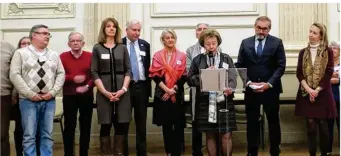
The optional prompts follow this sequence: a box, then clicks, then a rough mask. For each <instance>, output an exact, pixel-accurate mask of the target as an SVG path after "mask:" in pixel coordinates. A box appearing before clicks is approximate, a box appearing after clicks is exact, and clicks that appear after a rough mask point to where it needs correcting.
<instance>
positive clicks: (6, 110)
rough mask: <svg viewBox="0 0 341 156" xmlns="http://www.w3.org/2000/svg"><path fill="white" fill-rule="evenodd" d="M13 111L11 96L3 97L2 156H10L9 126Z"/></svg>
mask: <svg viewBox="0 0 341 156" xmlns="http://www.w3.org/2000/svg"><path fill="white" fill-rule="evenodd" d="M11 109H12V97H11V95H7V96H1V103H0V112H1V156H10V155H11V154H10V146H9V132H8V131H9V124H10V117H11Z"/></svg>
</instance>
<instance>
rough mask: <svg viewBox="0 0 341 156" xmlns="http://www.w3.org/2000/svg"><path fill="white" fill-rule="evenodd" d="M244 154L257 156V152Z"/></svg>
mask: <svg viewBox="0 0 341 156" xmlns="http://www.w3.org/2000/svg"><path fill="white" fill-rule="evenodd" d="M246 156H258V153H247V154H246Z"/></svg>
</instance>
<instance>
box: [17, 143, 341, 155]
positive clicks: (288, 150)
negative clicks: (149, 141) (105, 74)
mask: <svg viewBox="0 0 341 156" xmlns="http://www.w3.org/2000/svg"><path fill="white" fill-rule="evenodd" d="M76 149H78V146H76ZM281 149H282V153H281V156H308V152H307V148H306V146H305V145H293V144H290V145H285V144H284V145H282V146H281ZM130 151H131V152H132V153H131V156H135V155H136V154H135V153H134V152H135V149H133V148H131V149H130ZM333 151H334V152H333V156H339V155H340V148H339V147H337V146H334V148H333ZM77 153H78V152H77ZM53 155H54V156H63V155H64V150H63V145H62V144H55V145H54V151H53ZM89 155H90V156H100V152H99V147H91V148H90V152H89ZM205 155H207V154H205ZM245 155H246V149H245V147H244V146H237V147H234V152H233V156H245ZM268 155H269V154H268V149H265V150H261V151H260V153H259V156H268ZM11 156H15V150H14V145H11ZM148 156H165V154H164V149H163V148H162V147H159V148H149V149H148ZM184 156H191V147H186V152H185V154H184Z"/></svg>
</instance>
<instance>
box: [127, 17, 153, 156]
mask: <svg viewBox="0 0 341 156" xmlns="http://www.w3.org/2000/svg"><path fill="white" fill-rule="evenodd" d="M140 31H141V23H140V22H139V21H137V20H131V21H128V22H127V28H126V32H127V36H126V37H124V38H123V39H122V42H123V44H125V45H126V46H127V49H128V52H129V57H130V64H131V69H132V72H133V77H132V80H131V83H130V85H129V89H130V96H131V104H132V108H134V119H135V124H136V155H137V156H146V155H147V143H146V142H147V141H146V133H147V132H146V121H147V107H148V102H149V96H151V80H150V78H149V76H148V75H149V66H150V44H149V43H148V42H147V41H145V40H143V39H139V37H140ZM124 155H125V156H128V155H129V152H128V136H126V137H125V152H124Z"/></svg>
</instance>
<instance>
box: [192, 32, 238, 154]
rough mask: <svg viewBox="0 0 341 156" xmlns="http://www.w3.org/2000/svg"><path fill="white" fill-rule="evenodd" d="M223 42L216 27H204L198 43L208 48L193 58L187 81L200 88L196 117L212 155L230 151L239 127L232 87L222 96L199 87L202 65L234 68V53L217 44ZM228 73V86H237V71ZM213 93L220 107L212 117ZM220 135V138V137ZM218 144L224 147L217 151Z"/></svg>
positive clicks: (217, 105)
mask: <svg viewBox="0 0 341 156" xmlns="http://www.w3.org/2000/svg"><path fill="white" fill-rule="evenodd" d="M221 42H222V41H221V37H220V34H219V33H218V32H217V31H216V30H214V29H207V30H204V31H203V32H202V33H201V35H200V37H199V43H200V45H201V46H202V47H205V49H206V52H205V53H203V54H200V55H198V56H197V57H195V58H194V59H193V61H192V64H191V67H190V69H189V72H188V78H189V81H188V84H189V85H190V86H193V87H196V90H197V91H196V96H195V98H196V99H195V101H196V104H195V117H194V120H195V122H196V123H197V126H198V130H199V131H201V132H205V133H206V146H207V150H208V154H209V156H217V155H220V153H222V154H223V155H224V156H227V155H231V154H232V131H235V130H237V126H236V117H235V111H234V104H233V97H234V95H233V92H232V90H231V89H225V91H224V95H225V96H223V95H219V94H217V93H215V92H201V89H200V79H199V75H200V74H199V73H200V72H199V71H200V69H208V68H209V69H219V68H225V69H228V68H234V65H233V61H232V59H231V57H230V56H229V55H227V54H225V53H220V52H218V51H217V47H218V46H219V45H220V44H221ZM229 75H230V76H229V78H228V82H227V83H228V86H236V77H235V74H233V73H229ZM232 75H234V76H232ZM212 95H213V97H215V98H216V99H217V100H216V102H215V104H214V106H216V110H218V111H217V115H216V117H212V116H211V114H212V113H213V112H212V111H210V110H211V109H210V110H209V109H208V108H209V106H210V107H211V106H212V102H209V99H210V97H212ZM214 101H215V100H214ZM220 109H227V110H229V111H228V112H227V115H226V113H224V114H223V113H220V112H219V110H220ZM219 132H220V134H219ZM218 139H219V141H217V140H218ZM220 140H221V141H220ZM217 142H219V143H221V145H219V144H217ZM218 147H221V150H222V151H217V148H218Z"/></svg>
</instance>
